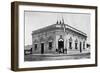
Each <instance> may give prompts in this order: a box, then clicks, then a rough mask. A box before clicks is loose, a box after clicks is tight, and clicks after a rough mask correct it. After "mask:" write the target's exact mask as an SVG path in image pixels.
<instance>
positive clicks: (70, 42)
mask: <svg viewBox="0 0 100 73" xmlns="http://www.w3.org/2000/svg"><path fill="white" fill-rule="evenodd" d="M69 48H70V49H72V38H71V37H70V39H69Z"/></svg>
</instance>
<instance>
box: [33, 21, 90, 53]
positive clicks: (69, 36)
mask: <svg viewBox="0 0 100 73" xmlns="http://www.w3.org/2000/svg"><path fill="white" fill-rule="evenodd" d="M86 41H87V34H86V33H84V32H82V31H80V30H78V29H76V28H73V27H71V26H69V25H68V24H65V23H64V19H62V20H60V21H57V22H56V24H53V25H50V26H47V27H44V28H41V29H38V30H35V31H32V53H33V54H81V53H84V52H89V48H87V46H86V45H87V42H86Z"/></svg>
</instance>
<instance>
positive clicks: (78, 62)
mask: <svg viewBox="0 0 100 73" xmlns="http://www.w3.org/2000/svg"><path fill="white" fill-rule="evenodd" d="M24 10H31V11H55V12H74V13H90V14H91V20H90V21H91V38H90V42H91V59H84V60H83V59H81V60H56V61H41V62H39V61H37V62H24V38H23V37H24V33H23V32H24ZM93 35H94V36H93ZM18 57H19V68H28V67H29V68H30V67H32V68H34V67H48V66H62V65H82V64H95V10H93V9H78V8H60V7H43V6H27V5H26V6H25V5H19V55H18Z"/></svg>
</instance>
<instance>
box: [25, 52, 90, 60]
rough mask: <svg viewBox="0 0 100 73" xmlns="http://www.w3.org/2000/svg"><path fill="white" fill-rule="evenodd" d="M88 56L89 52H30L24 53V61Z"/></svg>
mask: <svg viewBox="0 0 100 73" xmlns="http://www.w3.org/2000/svg"><path fill="white" fill-rule="evenodd" d="M83 58H90V53H82V54H71V55H70V54H42V55H41V54H32V55H25V57H24V59H25V61H44V60H65V59H66V60H68V59H83Z"/></svg>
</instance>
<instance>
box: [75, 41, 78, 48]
mask: <svg viewBox="0 0 100 73" xmlns="http://www.w3.org/2000/svg"><path fill="white" fill-rule="evenodd" d="M77 44H78V40H77V39H76V40H75V49H78V47H77Z"/></svg>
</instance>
